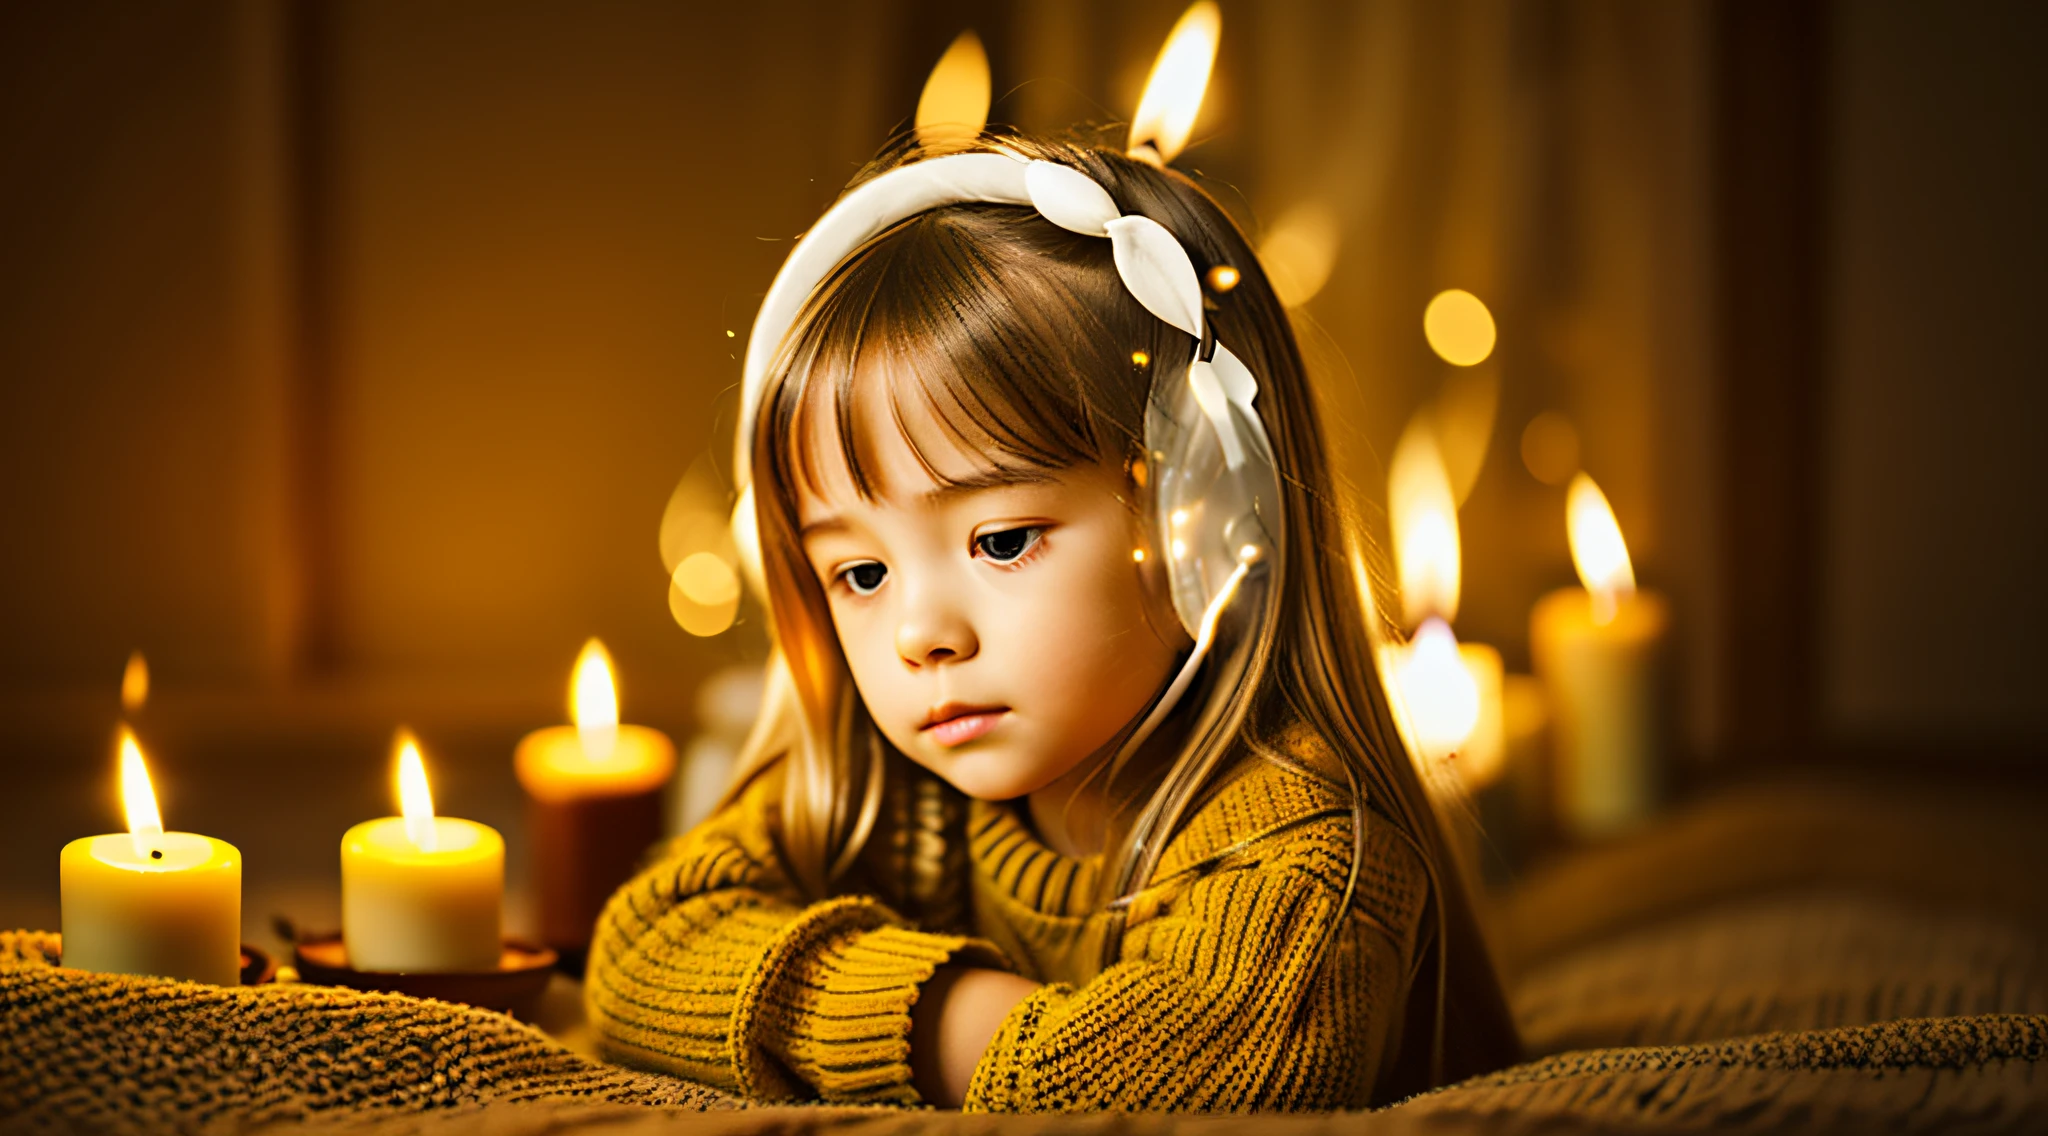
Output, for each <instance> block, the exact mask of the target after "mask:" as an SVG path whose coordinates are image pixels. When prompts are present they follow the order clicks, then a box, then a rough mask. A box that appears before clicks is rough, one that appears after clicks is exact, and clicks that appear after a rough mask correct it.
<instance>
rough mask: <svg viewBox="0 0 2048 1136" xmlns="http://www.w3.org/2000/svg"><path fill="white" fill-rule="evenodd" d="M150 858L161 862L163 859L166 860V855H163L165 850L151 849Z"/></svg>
mask: <svg viewBox="0 0 2048 1136" xmlns="http://www.w3.org/2000/svg"><path fill="white" fill-rule="evenodd" d="M149 858H150V859H152V860H161V859H163V858H164V853H163V849H161V848H152V849H150V850H149Z"/></svg>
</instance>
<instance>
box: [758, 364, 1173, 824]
mask: <svg viewBox="0 0 2048 1136" xmlns="http://www.w3.org/2000/svg"><path fill="white" fill-rule="evenodd" d="M882 401H884V400H879V399H867V400H863V402H864V403H866V404H867V405H869V406H873V405H874V404H876V403H879V402H882ZM915 401H916V400H907V402H909V403H913V404H914V403H915ZM902 415H903V419H904V421H903V422H902V423H901V425H900V427H899V425H898V423H897V422H896V421H894V420H893V419H892V418H891V417H890V416H889V412H888V411H887V409H886V408H876V409H875V411H874V412H873V413H869V414H866V415H865V417H867V418H869V419H871V420H870V421H863V422H860V423H858V426H859V427H860V428H861V429H862V430H863V431H865V433H866V437H867V439H868V440H869V445H868V448H867V449H865V450H864V451H863V454H864V458H863V464H864V465H866V466H868V468H869V471H870V472H871V474H873V475H874V476H873V482H872V483H873V484H874V486H875V487H876V489H877V491H878V492H877V493H876V495H875V497H874V499H873V500H863V499H862V498H861V496H860V494H859V493H857V492H856V491H855V489H854V487H853V481H852V477H851V475H850V473H849V472H848V470H847V468H846V464H845V460H844V458H843V456H842V455H841V453H840V450H839V446H838V443H837V439H836V437H831V436H829V431H820V432H819V434H820V435H821V436H820V437H818V438H814V439H811V441H813V442H815V443H818V444H817V446H816V448H815V449H814V450H813V454H814V455H815V457H816V463H815V467H814V468H815V469H816V470H817V471H818V474H819V476H818V478H817V480H818V481H820V482H821V483H822V487H821V488H820V489H813V488H812V487H809V486H802V485H800V487H799V490H798V500H797V505H798V523H799V524H800V525H801V526H802V539H803V549H804V553H805V556H806V557H807V558H808V560H809V561H810V564H811V567H812V570H813V571H815V572H816V573H817V577H818V581H819V583H820V584H821V585H822V586H823V588H824V590H825V595H826V597H827V599H828V602H829V603H830V605H831V611H832V621H833V624H834V626H835V628H836V629H837V631H838V634H839V643H840V648H841V650H842V651H843V653H844V654H845V656H846V662H847V665H848V667H849V668H850V669H851V670H852V673H853V680H854V684H855V686H856V687H857V688H858V689H859V691H860V696H861V699H862V700H863V701H864V702H865V703H866V705H867V709H868V713H869V715H870V716H871V717H872V718H873V719H874V721H875V724H876V725H877V726H878V727H880V729H881V731H882V734H883V736H885V737H887V738H888V739H889V741H890V742H891V743H892V744H894V745H895V746H896V748H898V749H900V750H902V751H903V753H904V754H906V755H908V756H909V757H910V758H911V759H912V760H915V761H916V762H918V763H919V764H921V765H923V766H925V767H926V768H928V769H930V770H932V771H933V772H934V773H937V774H939V775H940V776H942V777H944V778H945V779H946V780H947V781H949V782H951V783H952V784H953V785H954V786H955V787H957V788H958V789H960V790H961V791H962V792H964V793H966V794H967V795H968V796H970V797H977V798H980V799H983V800H993V801H1000V800H1010V799H1014V798H1017V797H1022V796H1025V795H1027V794H1029V793H1032V792H1034V791H1036V790H1038V789H1041V788H1044V787H1045V786H1047V785H1049V784H1051V783H1052V782H1054V781H1055V780H1057V779H1059V778H1060V777H1061V776H1063V775H1064V774H1067V773H1069V772H1071V771H1073V770H1074V769H1075V768H1076V767H1078V766H1079V765H1081V764H1082V763H1083V762H1084V761H1086V760H1088V759H1089V758H1090V757H1092V756H1095V755H1096V754H1098V753H1099V752H1100V751H1102V750H1103V748H1104V747H1105V746H1106V745H1107V744H1108V743H1109V742H1110V741H1111V739H1112V738H1113V737H1114V736H1115V735H1116V733H1117V732H1118V731H1119V730H1120V729H1122V728H1123V727H1124V726H1125V725H1126V724H1128V723H1129V722H1130V721H1131V720H1132V719H1134V718H1136V717H1137V716H1138V715H1139V714H1140V713H1142V712H1143V711H1144V709H1145V707H1146V706H1147V705H1148V704H1149V703H1150V701H1151V699H1152V697H1153V695H1154V694H1155V693H1157V692H1158V690H1159V688H1160V687H1161V686H1162V685H1164V684H1165V682H1166V680H1167V677H1168V676H1169V675H1170V673H1171V672H1172V669H1173V666H1174V664H1175V663H1176V661H1177V656H1178V653H1179V652H1180V651H1181V650H1182V649H1183V648H1184V647H1185V646H1186V637H1185V636H1184V635H1183V634H1182V632H1181V628H1180V625H1179V623H1178V622H1176V621H1175V620H1174V619H1173V617H1172V615H1171V613H1170V611H1169V610H1168V609H1167V608H1166V606H1165V604H1164V603H1163V601H1161V600H1159V599H1158V598H1156V597H1158V596H1159V595H1161V594H1162V591H1163V589H1162V588H1160V587H1159V586H1157V581H1156V579H1155V575H1156V571H1157V570H1156V568H1154V565H1156V564H1157V558H1156V557H1148V558H1147V559H1146V560H1145V562H1143V563H1139V562H1137V561H1136V560H1134V558H1133V556H1132V552H1133V550H1135V549H1137V548H1139V547H1141V542H1140V537H1139V532H1140V522H1139V518H1138V514H1137V511H1136V510H1135V509H1133V508H1131V507H1129V506H1128V505H1127V504H1126V503H1125V501H1124V500H1123V497H1124V496H1125V495H1127V494H1128V493H1129V491H1130V487H1129V484H1128V482H1127V481H1126V480H1125V478H1124V476H1123V474H1122V472H1121V471H1120V470H1116V469H1110V468H1104V467H1102V466H1097V465H1088V466H1082V467H1077V468H1072V469H1067V470H1063V471H1057V472H1050V473H1045V474H1032V475H1027V476H1024V477H1021V478H1020V477H1019V476H1017V475H1014V474H1007V473H1003V472H1001V471H998V470H996V469H994V468H993V467H992V466H991V465H990V464H989V463H988V462H987V461H985V460H983V459H982V458H980V457H979V456H978V455H976V454H972V453H968V452H966V451H965V450H963V449H962V448H961V447H960V445H959V444H958V443H956V442H954V441H952V440H951V438H950V436H949V435H948V434H947V433H946V432H945V430H944V429H943V427H941V426H940V425H939V424H938V423H937V422H936V420H935V419H934V418H933V417H932V416H931V415H930V413H929V412H921V411H920V409H919V407H917V406H916V405H905V406H903V407H902ZM905 431H908V432H909V433H910V434H911V435H912V436H914V437H915V438H916V439H917V442H918V445H917V448H916V449H915V450H913V448H912V447H911V445H910V443H909V442H908V441H906V440H905V438H904V432H905ZM920 452H921V453H922V454H923V456H924V458H925V460H926V461H929V462H930V463H931V464H932V467H933V468H934V469H935V470H936V472H937V473H938V474H940V475H941V476H940V477H937V478H935V477H934V476H933V474H932V472H931V471H928V470H927V469H926V468H925V466H924V464H923V463H922V462H920V461H919V460H918V454H919V453H920ZM795 480H797V481H798V482H799V483H801V482H803V481H804V480H805V479H803V478H797V479H795Z"/></svg>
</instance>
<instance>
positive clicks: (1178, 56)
mask: <svg viewBox="0 0 2048 1136" xmlns="http://www.w3.org/2000/svg"><path fill="white" fill-rule="evenodd" d="M1222 36H1223V14H1222V13H1221V12H1219V11H1218V10H1217V8H1216V5H1215V3H1214V2H1213V0H1196V2H1195V3H1193V4H1190V5H1188V10H1187V11H1185V12H1183V13H1181V17H1180V20H1179V21H1178V22H1176V23H1175V24H1174V25H1173V32H1172V34H1170V35H1168V36H1167V37H1166V46H1164V47H1162V48H1160V49H1159V58H1158V59H1156V60H1154V61H1153V63H1152V74H1151V76H1150V77H1149V78H1147V79H1146V80H1145V93H1144V95H1143V96H1142V97H1141V98H1139V99H1138V113H1137V114H1135V115H1132V116H1131V138H1130V144H1129V146H1128V147H1127V149H1128V150H1129V151H1130V154H1131V156H1132V157H1134V158H1143V159H1147V160H1152V159H1156V160H1157V161H1158V163H1159V164H1160V165H1165V164H1166V163H1168V162H1171V161H1173V160H1174V158H1176V157H1178V156H1179V155H1180V152H1181V148H1182V147H1184V146H1186V145H1187V143H1188V135H1189V134H1191V133H1193V131H1194V129H1195V116H1196V115H1198V114H1199V113H1201V110H1202V95H1203V94H1204V93H1205V92H1206V91H1208V89H1209V71H1210V69H1211V68H1213V67H1214V66H1215V65H1216V45H1217V43H1218V42H1219V41H1220V40H1221V39H1222Z"/></svg>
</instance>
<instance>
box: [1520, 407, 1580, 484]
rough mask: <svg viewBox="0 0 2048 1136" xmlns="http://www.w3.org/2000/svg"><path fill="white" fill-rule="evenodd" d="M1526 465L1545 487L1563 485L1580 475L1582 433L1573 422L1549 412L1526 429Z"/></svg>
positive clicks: (1523, 453)
mask: <svg viewBox="0 0 2048 1136" xmlns="http://www.w3.org/2000/svg"><path fill="white" fill-rule="evenodd" d="M1522 464H1523V465H1525V466H1527V467H1529V476H1531V477H1533V478H1535V479H1536V480H1538V481H1540V482H1542V483H1543V484H1545V485H1563V484H1564V483H1565V482H1567V481H1570V480H1571V479H1572V475H1573V474H1575V473H1577V472H1579V431H1578V428H1577V427H1575V426H1573V425H1572V420H1571V419H1569V418H1566V417H1565V416H1564V415H1562V414H1560V413H1558V412H1557V411H1555V410H1546V411H1544V412H1543V413H1541V414H1539V415H1537V416H1536V417H1534V418H1531V419H1530V420H1529V424H1528V425H1527V426H1524V427H1522Z"/></svg>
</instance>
